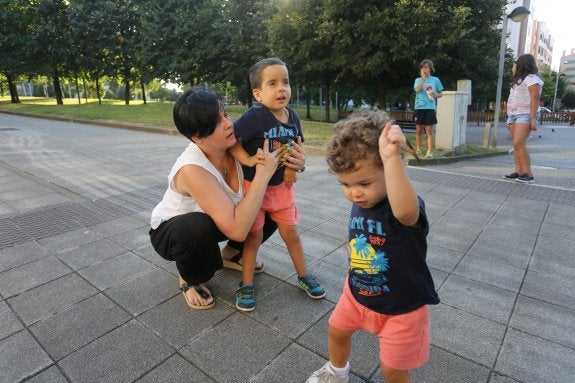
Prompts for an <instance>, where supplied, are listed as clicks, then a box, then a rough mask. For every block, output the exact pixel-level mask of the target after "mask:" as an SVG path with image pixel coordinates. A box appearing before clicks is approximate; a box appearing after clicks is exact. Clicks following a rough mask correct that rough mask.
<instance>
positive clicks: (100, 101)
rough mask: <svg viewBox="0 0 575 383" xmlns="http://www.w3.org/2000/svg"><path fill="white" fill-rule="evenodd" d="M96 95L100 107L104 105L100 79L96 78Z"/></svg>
mask: <svg viewBox="0 0 575 383" xmlns="http://www.w3.org/2000/svg"><path fill="white" fill-rule="evenodd" d="M96 94H97V96H98V105H102V94H101V92H100V78H99V77H96Z"/></svg>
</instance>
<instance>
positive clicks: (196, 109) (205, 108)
mask: <svg viewBox="0 0 575 383" xmlns="http://www.w3.org/2000/svg"><path fill="white" fill-rule="evenodd" d="M223 110H224V104H223V102H222V100H221V98H220V97H219V96H218V94H217V93H216V92H214V91H213V90H211V89H208V88H205V87H203V86H195V87H193V88H190V89H188V90H187V91H186V92H184V94H182V95H181V96H180V97H179V98H178V99H177V101H176V104H175V105H174V112H173V115H174V123H175V124H176V128H178V131H179V132H180V133H181V134H182V135H183V136H185V137H187V138H189V139H192V137H199V138H202V137H207V136H209V135H211V134H212V133H213V132H214V130H215V129H216V126H217V125H218V122H219V121H220V116H221V114H222V112H223Z"/></svg>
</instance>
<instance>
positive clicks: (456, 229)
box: [431, 214, 487, 237]
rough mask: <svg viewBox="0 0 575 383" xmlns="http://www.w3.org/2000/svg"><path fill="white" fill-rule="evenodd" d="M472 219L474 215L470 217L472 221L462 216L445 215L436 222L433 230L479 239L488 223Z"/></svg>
mask: <svg viewBox="0 0 575 383" xmlns="http://www.w3.org/2000/svg"><path fill="white" fill-rule="evenodd" d="M472 217H473V215H470V220H466V219H465V218H463V217H460V216H458V217H454V216H452V215H449V214H445V215H444V216H443V217H440V218H439V219H438V220H437V221H435V223H434V224H433V226H432V229H431V230H433V231H443V232H450V233H451V234H452V235H455V236H465V237H477V236H478V235H479V233H481V231H482V230H483V227H484V226H485V224H487V221H486V222H485V223H483V224H482V223H480V222H479V221H477V220H472Z"/></svg>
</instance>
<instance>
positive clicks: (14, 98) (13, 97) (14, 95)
mask: <svg viewBox="0 0 575 383" xmlns="http://www.w3.org/2000/svg"><path fill="white" fill-rule="evenodd" d="M6 80H7V81H8V90H9V91H10V102H11V103H12V104H19V103H20V97H18V90H17V89H16V83H15V82H14V77H12V75H10V74H8V73H6Z"/></svg>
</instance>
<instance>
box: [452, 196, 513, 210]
mask: <svg viewBox="0 0 575 383" xmlns="http://www.w3.org/2000/svg"><path fill="white" fill-rule="evenodd" d="M503 202H505V196H502V195H496V194H492V193H484V192H479V191H472V192H470V193H469V194H467V195H466V196H465V198H463V199H462V200H460V201H459V202H457V204H456V205H455V206H454V207H453V209H452V210H451V211H453V210H454V209H457V210H458V212H459V211H460V210H461V211H465V210H472V211H474V210H479V211H489V212H495V211H497V210H498V209H499V208H500V207H501V205H502V204H503ZM451 211H450V212H451Z"/></svg>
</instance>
